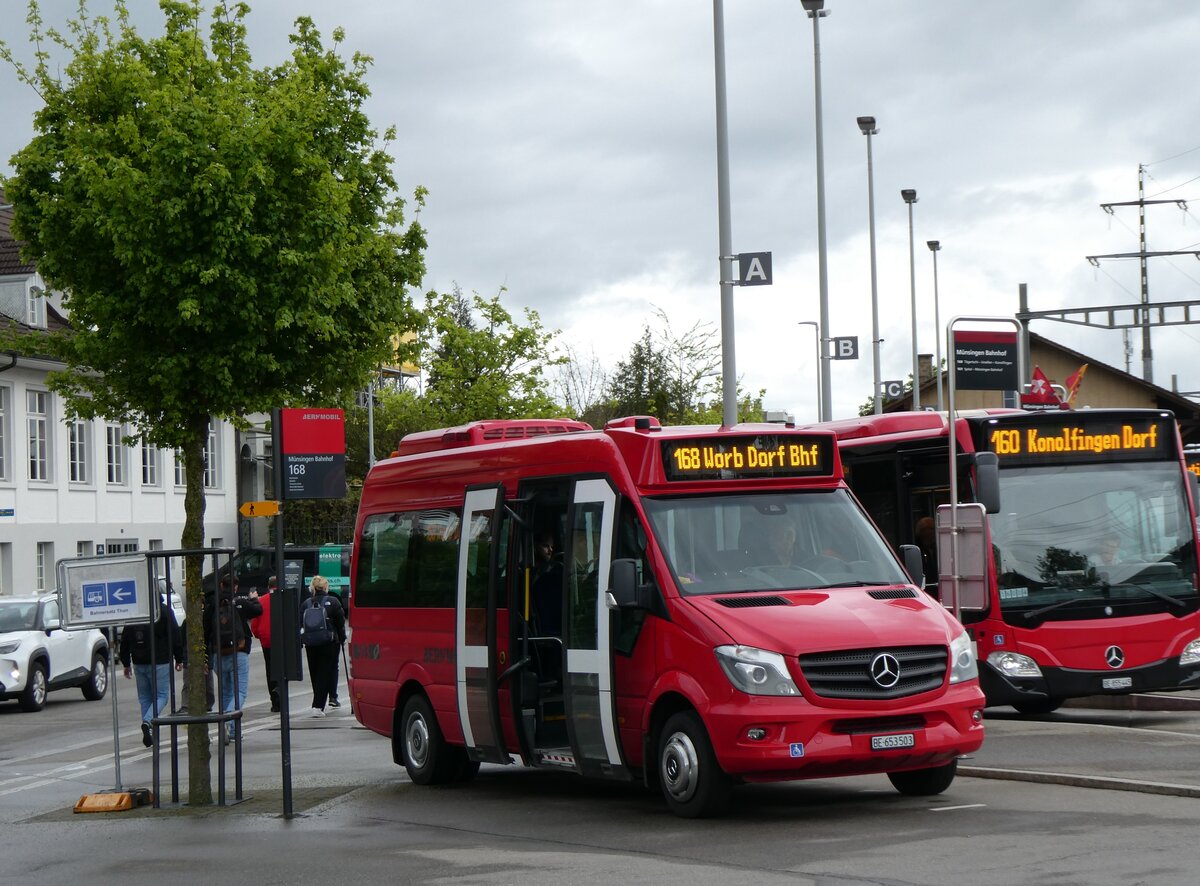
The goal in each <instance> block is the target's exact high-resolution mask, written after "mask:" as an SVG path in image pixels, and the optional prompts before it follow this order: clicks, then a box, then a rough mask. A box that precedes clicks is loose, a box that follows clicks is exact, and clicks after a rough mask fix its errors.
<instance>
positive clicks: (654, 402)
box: [576, 308, 766, 426]
mask: <svg viewBox="0 0 1200 886" xmlns="http://www.w3.org/2000/svg"><path fill="white" fill-rule="evenodd" d="M654 313H655V317H656V318H657V325H656V326H654V327H652V326H650V325H649V324H647V325H646V326H643V327H642V333H641V336H640V337H639V338H638V339H637V340H636V341H634V343H633V345H632V347H631V348H630V350H629V355H628V356H627V357H626V358H625V359H623V360H621V361H620V362H618V363H617V367H616V369H615V370H613V372H612V373H611V375H608V376H607V385H606V390H605V396H604V398H603V399H601V400H600V401H598V402H596V403H594V404H592V405H591V406H589V407H587V408H585V409H584V410H583V411H582V413H581V417H582V418H583V420H584V421H587V422H590V423H591V424H593V425H597V426H598V425H602V424H603V423H604V422H606V421H608V420H609V419H611V418H615V417H618V416H624V415H653V416H655V417H656V418H657V419H658V420H659V421H660V422H662V423H663V424H681V425H682V424H721V418H722V403H721V379H720V376H719V375H718V373H717V369H718V368H719V367H720V365H721V344H720V341H719V340H718V337H717V331H716V329H715V328H714V327H713V325H712V324H711V323H702V322H696V323H694V324H692V326H691V327H689V328H688V329H687V331H686V332H683V333H679V334H677V333H676V332H675V331H674V330H673V329H672V328H671V321H670V318H669V317H668V316H667V314H666V312H665V311H663V310H662V309H661V308H656V309H655V312H654ZM585 369H586V368H585V367H581V368H580V369H578V370H577V371H576V375H582V374H584V373H585ZM765 393H766V392H765V391H759V392H758V394H757V396H754V395H750V394H747V393H746V392H744V391H742V390H741V388H740V386H739V388H738V416H739V420H741V421H761V420H762V417H763V409H762V398H763V396H764V395H765Z"/></svg>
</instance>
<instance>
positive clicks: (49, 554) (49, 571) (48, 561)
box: [34, 541, 54, 591]
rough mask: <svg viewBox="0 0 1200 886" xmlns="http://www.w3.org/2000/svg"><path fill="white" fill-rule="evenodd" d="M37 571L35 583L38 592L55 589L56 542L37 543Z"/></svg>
mask: <svg viewBox="0 0 1200 886" xmlns="http://www.w3.org/2000/svg"><path fill="white" fill-rule="evenodd" d="M36 556H37V564H36V565H37V569H36V570H35V577H34V581H35V582H36V584H37V588H36V590H39V591H46V590H49V589H50V588H52V587H54V582H53V581H51V579H53V578H54V542H52V541H39V542H38V543H37V553H36Z"/></svg>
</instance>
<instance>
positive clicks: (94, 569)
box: [57, 554, 157, 630]
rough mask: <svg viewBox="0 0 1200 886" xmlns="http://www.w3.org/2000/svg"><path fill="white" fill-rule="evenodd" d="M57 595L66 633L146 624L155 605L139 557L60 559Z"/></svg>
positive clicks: (144, 563) (132, 555) (135, 555)
mask: <svg viewBox="0 0 1200 886" xmlns="http://www.w3.org/2000/svg"><path fill="white" fill-rule="evenodd" d="M57 572H58V595H59V604H60V608H61V609H62V613H63V627H64V628H66V629H67V630H76V629H80V630H82V629H86V628H93V627H101V626H103V625H112V624H128V623H130V622H138V621H149V620H150V618H151V616H152V615H154V614H155V613H154V612H153V611H152V606H153V605H154V604H155V603H156V602H157V600H155V599H154V595H153V594H151V593H150V592H149V587H150V585H149V580H148V578H147V574H146V558H145V557H144V556H143V555H141V554H114V555H112V556H109V557H76V558H74V559H70V560H59V561H58V564H57Z"/></svg>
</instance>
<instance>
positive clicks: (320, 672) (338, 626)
mask: <svg viewBox="0 0 1200 886" xmlns="http://www.w3.org/2000/svg"><path fill="white" fill-rule="evenodd" d="M311 587H312V597H311V598H309V599H308V600H306V601H305V603H304V606H303V607H302V608H301V610H300V642H301V643H302V644H303V646H304V654H305V656H306V657H307V658H308V677H309V679H310V680H311V681H312V690H313V703H312V712H311V713H310V714H309V716H310V717H324V716H325V704H326V703H327V702H328V701H329V698H330V697H331V696H332V695H334V694H335V693H336V692H337V662H338V650H339V649H341V648H342V644H343V643H345V642H346V613H345V612H344V611H343V610H342V604H341V603H340V602H339V601H338V598H337V597H335V596H333V595H332V594H330V593H329V579H327V578H326V577H325V576H323V575H317V576H314V577H313V580H312V585H311ZM306 611H308V612H310V613H312V614H310V615H309V617H308V619H306V618H305V612H306ZM318 613H321V614H323V615H324V618H323V619H322V618H321V617H320V615H319V614H318ZM306 625H308V626H307V627H306Z"/></svg>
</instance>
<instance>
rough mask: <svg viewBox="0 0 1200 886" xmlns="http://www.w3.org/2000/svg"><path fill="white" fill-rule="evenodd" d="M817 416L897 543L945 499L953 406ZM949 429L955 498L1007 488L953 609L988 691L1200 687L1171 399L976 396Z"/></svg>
mask: <svg viewBox="0 0 1200 886" xmlns="http://www.w3.org/2000/svg"><path fill="white" fill-rule="evenodd" d="M814 427H822V428H826V429H829V430H832V431H834V432H835V433H836V434H837V436H838V448H839V450H840V451H841V456H842V461H843V464H844V466H845V471H846V478H847V481H848V483H849V485H850V488H851V489H853V490H854V493H855V495H857V496H858V498H859V500H860V501H861V502H862V503H863V506H864V507H865V508H866V509H867V511H868V513H870V514H871V516H872V517H873V518H874V520H875V522H876V524H877V525H878V526H879V527H880V529H881V531H882V532H883V534H884V536H885V537H886V538H887V539H888V540H889V541H890V542H892V543H893V544H894V545H899V544H901V543H905V542H909V541H914V540H916V534H917V532H918V526H919V524H920V523H921V522H922V521H923V518H924V519H928V518H930V517H931V516H932V515H933V514H934V512H935V510H936V508H937V507H938V505H939V504H942V503H944V502H948V501H949V497H950V477H949V473H950V471H949V455H948V450H949V442H948V441H949V428H950V423H949V420H948V418H947V414H946V413H936V412H904V413H891V414H884V415H872V416H866V417H863V418H855V419H845V420H841V421H834V422H828V423H824V424H821V425H817V426H814ZM955 431H956V433H955V441H956V443H955V445H956V448H957V450H958V458H957V460H958V470H959V477H958V489H959V498H960V500H962V501H972V500H978V501H980V502H984V499H985V498H988V497H990V496H985V495H982V494H981V490H983V489H986V488H988V487H991V488H993V489H996V491H997V492H998V499H997V500H996V501H989V502H985V505H986V510H987V511H988V512H989V513H988V515H987V518H986V521H987V528H988V530H989V532H990V536H991V546H992V547H991V550H992V556H991V557H987V558H986V562H987V576H986V578H987V582H986V591H985V593H984V594H983V595H982V596H983V597H984V599H983V600H982V602H981V605H980V606H979V607H978V608H973V611H960V612H958V615H959V617H960V618H961V620H962V622H963V624H965V625H966V626H967V628H968V630H970V632H971V635H972V637H973V638H974V640H975V641H976V644H977V648H978V653H979V661H980V664H979V669H980V683H981V684H982V686H983V690H984V693H985V694H986V696H987V700H988V703H989V704H990V705H1011V706H1012V707H1014V708H1015V709H1016V710H1017V711H1019V712H1022V713H1027V714H1044V713H1049V712H1050V711H1053V710H1055V709H1056V708H1058V707H1059V706H1060V705H1061V704H1062V703H1063V701H1064V700H1066V699H1068V698H1077V697H1085V696H1094V695H1114V694H1128V693H1132V692H1146V691H1151V690H1153V691H1159V692H1161V691H1171V690H1183V689H1196V688H1200V613H1198V610H1200V594H1198V593H1197V567H1196V521H1195V519H1194V518H1195V503H1194V500H1193V498H1194V497H1193V494H1192V491H1191V489H1192V484H1191V482H1190V480H1189V475H1188V473H1187V469H1186V467H1185V464H1184V460H1183V457H1182V446H1181V444H1180V438H1179V430H1178V427H1177V425H1176V422H1175V418H1174V416H1173V415H1172V413H1170V412H1166V411H1162V410H1157V409H1088V410H1080V411H1066V410H1056V411H1049V412H1024V411H1022V410H1016V409H992V410H977V411H972V412H962V413H959V417H958V419H957V421H956V422H955ZM987 453H992V454H993V455H987ZM989 473H990V474H991V477H990V480H989V478H988V477H986V476H985V475H987V474H989ZM929 578H930V579H931V581H930V583H929V588H930V590H931V592H933V593H936V590H935V588H936V583H937V578H938V576H937V575H931V576H929ZM943 596H945V595H943ZM943 602H944V603H946V604H947V605H949V603H950V601H949V600H943Z"/></svg>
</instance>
